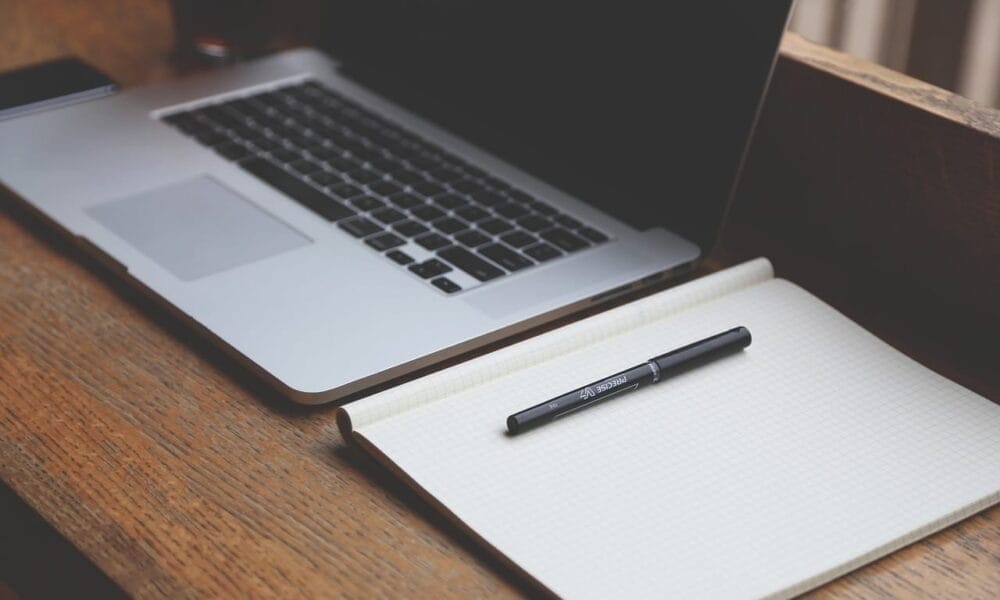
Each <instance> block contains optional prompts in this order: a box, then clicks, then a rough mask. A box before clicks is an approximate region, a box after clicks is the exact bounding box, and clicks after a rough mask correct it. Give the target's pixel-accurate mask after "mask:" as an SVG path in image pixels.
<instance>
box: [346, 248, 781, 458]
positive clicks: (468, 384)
mask: <svg viewBox="0 0 1000 600" xmlns="http://www.w3.org/2000/svg"><path fill="white" fill-rule="evenodd" d="M773 277H774V270H773V268H772V266H771V263H770V261H768V260H767V259H765V258H757V259H754V260H751V261H748V262H745V263H742V264H739V265H736V266H734V267H730V268H728V269H725V270H723V271H719V272H717V273H713V274H711V275H706V276H705V277H701V278H699V279H696V280H694V281H689V282H687V283H685V284H683V285H679V286H677V287H674V288H670V289H668V290H665V291H662V292H659V293H657V294H653V295H652V296H648V297H646V298H642V299H640V300H636V301H635V302H630V303H628V304H625V305H623V306H619V307H617V308H614V309H611V310H609V311H606V312H603V313H600V314H598V315H594V316H592V317H588V318H586V319H583V320H581V321H577V322H576V323H571V324H569V325H566V326H564V327H560V328H559V329H555V330H553V331H550V332H547V333H544V334H542V335H539V336H537V337H534V338H531V339H528V340H525V341H523V342H519V343H517V344H514V345H511V346H508V347H506V348H501V349H500V350H497V351H495V352H491V353H490V354H486V355H483V356H480V357H478V358H474V359H472V360H470V361H467V362H465V363H462V364H459V365H455V366H453V367H450V368H448V369H445V370H443V371H438V372H437V373H432V374H430V375H427V376H426V377H422V378H420V379H417V380H415V381H411V382H409V383H405V384H403V385H401V386H399V387H396V388H392V389H389V390H386V391H384V392H380V393H378V394H375V395H373V396H369V397H367V398H363V399H361V400H358V401H356V402H353V403H352V404H350V405H348V406H344V407H341V408H340V409H339V410H338V415H337V422H338V425H339V427H340V429H341V431H342V433H343V434H344V437H345V438H347V437H348V436H349V434H350V432H351V431H353V430H357V429H360V428H362V427H364V426H366V425H369V424H371V423H375V422H378V421H381V420H384V419H388V418H391V417H393V416H395V415H397V414H401V413H403V412H407V411H410V410H413V409H415V408H417V407H420V406H423V405H426V404H428V403H430V402H434V401H436V400H439V399H442V398H446V397H448V396H451V395H453V394H456V393H459V392H462V391H464V390H467V389H469V388H472V387H474V386H477V385H480V384H482V383H485V382H487V381H490V380H492V379H494V378H496V377H500V376H503V375H507V374H510V373H513V372H515V371H518V370H520V369H523V368H525V367H528V366H532V365H536V364H538V363H541V362H544V361H546V360H549V359H552V358H554V357H556V356H560V355H563V354H567V353H570V352H574V351H576V350H579V349H580V348H582V347H586V346H590V345H592V344H595V343H599V342H601V341H603V340H606V339H608V338H610V337H614V336H616V335H620V334H622V333H624V332H627V331H631V330H633V329H635V328H637V327H641V326H643V325H646V324H648V323H651V322H654V321H658V320H660V319H663V318H666V317H669V316H671V315H673V314H676V313H679V312H681V311H683V310H686V309H688V308H691V307H693V306H697V305H699V304H703V303H705V302H709V301H711V300H714V299H716V298H721V297H723V296H725V295H727V294H730V293H732V292H734V291H737V290H741V289H745V288H748V287H750V286H753V285H756V284H758V283H762V282H764V281H767V280H768V279H771V278H773Z"/></svg>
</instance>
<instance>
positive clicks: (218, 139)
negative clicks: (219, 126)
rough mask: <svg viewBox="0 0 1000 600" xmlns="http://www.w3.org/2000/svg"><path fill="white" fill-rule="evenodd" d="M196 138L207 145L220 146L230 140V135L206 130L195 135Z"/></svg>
mask: <svg viewBox="0 0 1000 600" xmlns="http://www.w3.org/2000/svg"><path fill="white" fill-rule="evenodd" d="M195 139H197V140H198V141H199V142H201V143H202V144H204V145H206V146H209V147H211V146H218V145H219V144H224V143H226V142H228V141H229V136H228V135H226V134H224V133H219V132H218V131H205V132H203V133H199V134H197V135H195Z"/></svg>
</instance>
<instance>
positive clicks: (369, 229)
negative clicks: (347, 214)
mask: <svg viewBox="0 0 1000 600" xmlns="http://www.w3.org/2000/svg"><path fill="white" fill-rule="evenodd" d="M337 226H338V227H340V228H341V229H343V230H344V231H346V232H347V233H349V234H351V235H353V236H354V237H359V238H360V237H367V236H369V235H371V234H373V233H378V232H380V231H382V228H381V227H379V226H378V225H376V224H375V223H372V222H371V221H369V220H368V219H366V218H364V217H357V218H356V219H347V220H345V221H341V222H340V223H337Z"/></svg>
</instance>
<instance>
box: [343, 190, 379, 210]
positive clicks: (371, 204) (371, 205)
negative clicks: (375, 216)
mask: <svg viewBox="0 0 1000 600" xmlns="http://www.w3.org/2000/svg"><path fill="white" fill-rule="evenodd" d="M348 202H350V203H351V206H353V207H354V208H356V209H358V210H363V211H366V212H367V211H369V210H376V209H379V208H382V207H383V206H385V203H384V202H382V201H381V200H379V199H378V198H376V197H375V196H369V195H368V194H365V195H363V196H356V197H354V198H351V199H350V200H348Z"/></svg>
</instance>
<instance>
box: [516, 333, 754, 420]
mask: <svg viewBox="0 0 1000 600" xmlns="http://www.w3.org/2000/svg"><path fill="white" fill-rule="evenodd" d="M749 345H750V330H749V329H747V328H746V327H736V328H733V329H730V330H729V331H724V332H722V333H717V334H715V335H713V336H711V337H707V338H705V339H703V340H700V341H697V342H694V343H693V344H688V345H687V346H683V347H681V348H677V349H676V350H671V351H670V352H667V353H666V354H661V355H659V356H657V357H654V358H651V359H649V360H648V361H646V362H645V363H643V364H641V365H637V366H634V367H632V368H631V369H626V370H624V371H622V372H620V373H615V374H614V375H610V376H608V377H605V378H603V379H599V380H597V381H595V382H593V383H590V384H587V385H585V386H583V387H582V388H579V389H576V390H573V391H572V392H567V393H565V394H563V395H561V396H556V397H555V398H552V399H551V400H547V401H545V402H542V403H541V404H536V405H535V406H532V407H531V408H526V409H524V410H522V411H520V412H516V413H514V414H512V415H511V416H509V417H507V431H508V433H511V434H517V433H521V432H523V431H527V430H528V429H532V428H534V427H537V426H539V425H543V424H545V423H548V422H550V421H554V420H555V419H558V418H560V417H565V416H566V415H568V414H570V413H571V412H574V411H578V410H580V409H583V408H586V407H588V406H593V405H594V404H597V403H598V402H602V401H604V400H607V399H609V398H612V397H614V396H620V395H622V394H627V393H628V392H632V391H635V390H637V389H639V388H641V387H644V386H647V385H650V384H653V383H658V382H660V381H662V380H664V379H667V378H669V377H673V376H674V375H677V374H679V373H683V372H684V371H687V370H689V369H692V368H694V367H697V366H700V365H703V364H705V363H707V362H709V361H712V360H714V359H716V358H719V357H721V356H725V355H727V354H731V353H733V352H735V351H737V350H742V349H743V348H746V347H747V346H749Z"/></svg>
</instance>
